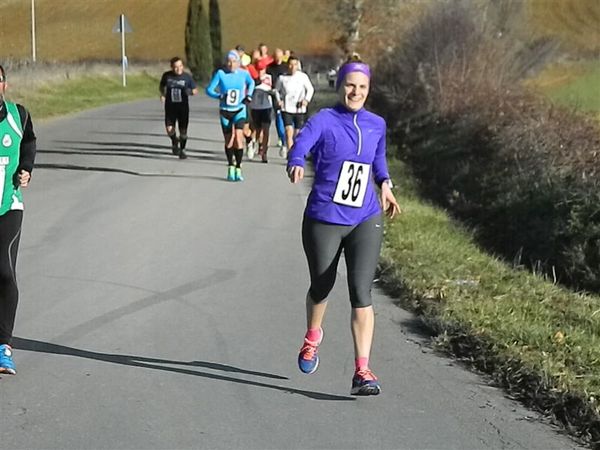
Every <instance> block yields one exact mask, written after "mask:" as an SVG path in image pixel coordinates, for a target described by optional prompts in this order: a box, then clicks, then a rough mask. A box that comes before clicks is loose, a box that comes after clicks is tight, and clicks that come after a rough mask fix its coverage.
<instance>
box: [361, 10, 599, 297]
mask: <svg viewBox="0 0 600 450" xmlns="http://www.w3.org/2000/svg"><path fill="white" fill-rule="evenodd" d="M520 3H522V2H513V1H511V0H505V1H504V2H485V1H479V2H478V1H475V0H474V1H471V2H469V1H459V2H443V3H441V4H438V6H437V7H436V8H432V9H431V10H430V11H429V13H428V14H426V15H424V16H423V18H422V20H420V21H419V22H418V23H416V24H415V26H414V28H413V29H412V30H411V31H410V32H408V33H407V34H406V35H405V36H404V38H403V39H402V40H400V41H399V42H398V43H397V44H396V49H395V51H394V58H383V59H382V60H380V61H379V62H378V64H377V68H376V70H375V73H376V77H375V78H374V81H373V90H372V94H371V104H372V105H373V106H374V107H375V108H376V109H377V110H378V111H379V112H381V113H382V114H383V115H384V116H385V117H386V119H387V120H388V126H389V127H390V131H391V133H392V136H393V138H394V139H396V140H398V141H399V143H400V145H399V146H398V148H399V152H400V156H401V157H402V158H403V159H405V160H406V161H408V162H409V163H410V165H411V167H412V169H413V171H414V172H415V174H416V175H417V176H418V178H419V179H420V180H421V184H422V189H423V192H424V193H426V194H427V195H429V196H430V197H432V198H434V199H435V200H437V201H438V202H440V203H441V204H443V205H444V206H447V207H448V208H450V209H451V210H452V211H453V212H454V213H455V214H456V215H457V216H458V217H460V218H461V219H463V220H465V221H466V222H467V223H468V224H469V225H471V226H473V227H474V228H475V229H476V230H477V233H478V236H479V238H480V240H481V242H482V243H484V244H485V245H486V246H487V247H488V248H490V249H492V250H493V251H494V252H497V253H499V254H502V255H504V256H505V257H506V258H507V259H509V260H513V259H514V260H515V261H516V262H517V264H519V265H521V264H523V265H526V266H529V267H533V268H535V270H536V271H545V273H547V274H549V276H551V277H552V278H553V279H557V281H561V282H564V283H567V284H570V285H572V286H574V287H576V288H583V289H589V290H594V291H600V210H599V209H598V204H600V203H598V196H599V192H600V169H599V168H600V164H599V158H600V129H599V127H598V126H597V123H596V122H593V121H592V120H589V119H587V118H585V117H584V116H582V115H579V114H577V113H575V112H573V111H569V110H566V109H564V108H558V107H555V106H552V105H550V104H549V103H546V102H544V101H542V100H540V99H539V98H537V97H534V96H533V95H532V94H529V93H527V92H525V91H524V90H523V89H522V88H521V83H520V82H521V80H522V79H523V78H524V77H525V76H526V75H528V74H530V73H531V72H532V71H537V70H539V69H541V68H542V67H543V66H544V64H545V63H546V61H547V60H549V58H550V57H551V56H552V55H553V52H554V50H555V49H556V44H555V42H554V41H552V40H549V39H546V38H543V39H539V38H535V37H534V36H532V35H530V34H528V33H527V32H526V30H525V29H524V27H523V25H522V24H520V23H519V20H518V19H517V18H518V17H519V14H518V13H519V8H522V5H521V6H520ZM515 257H516V258H515Z"/></svg>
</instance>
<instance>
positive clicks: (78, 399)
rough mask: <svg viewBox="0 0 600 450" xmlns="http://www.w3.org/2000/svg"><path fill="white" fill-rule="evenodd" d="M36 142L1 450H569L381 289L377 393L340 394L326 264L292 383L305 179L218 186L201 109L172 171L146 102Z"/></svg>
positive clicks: (344, 335) (157, 114)
mask: <svg viewBox="0 0 600 450" xmlns="http://www.w3.org/2000/svg"><path fill="white" fill-rule="evenodd" d="M36 131H37V134H38V147H39V154H38V157H37V161H36V162H37V168H36V170H35V172H34V178H33V181H32V185H31V186H30V187H29V188H28V189H27V190H26V192H25V202H26V214H25V222H24V230H23V237H22V240H21V250H20V254H19V262H18V273H19V280H20V290H21V300H20V305H19V310H18V314H17V324H16V330H15V334H16V339H15V342H14V344H15V348H16V350H15V362H16V364H17V369H18V371H19V372H18V374H17V376H15V377H10V376H3V377H2V378H1V379H0V399H1V408H2V413H1V420H0V448H6V449H20V448H24V449H49V448H60V449H104V448H110V449H113V448H114V449H134V448H135V449H167V448H169V449H184V448H211V449H213V448H215V449H216V448H222V449H238V448H239V449H266V448H273V449H275V448H277V449H287V448H344V449H349V448H356V449H383V448H390V449H392V448H393V449H490V448H495V449H496V448H498V449H499V448H507V449H513V448H515V449H563V448H576V446H575V445H574V444H573V442H572V441H570V440H569V439H568V438H566V437H564V436H562V435H560V434H559V433H557V432H556V431H555V430H554V429H553V428H552V427H551V426H549V425H547V424H545V423H543V422H542V421H540V419H539V417H538V416H537V415H536V414H534V413H532V412H530V411H528V410H526V409H525V408H523V407H522V406H520V405H519V404H517V403H515V402H513V401H511V400H509V399H507V398H506V397H505V396H504V395H503V394H502V392H501V391H499V390H497V389H496V388H493V387H490V386H489V384H488V382H487V381H486V380H485V379H484V378H482V377H480V376H478V375H476V374H474V373H471V372H469V371H467V370H465V369H463V368H462V367H460V365H459V364H457V363H455V362H453V361H452V360H450V359H447V358H443V357H440V356H438V355H436V354H434V353H432V352H431V351H430V350H429V348H428V347H427V345H426V343H427V340H428V338H427V336H425V335H424V334H423V333H422V330H421V328H420V327H419V321H418V319H416V318H415V317H414V316H413V315H411V314H409V313H407V312H406V311H404V310H402V309H400V308H398V307H397V306H395V304H394V301H393V299H390V298H388V297H387V296H385V295H383V294H381V293H380V292H375V295H374V300H375V304H376V311H377V324H376V336H375V345H374V349H373V354H372V358H371V361H372V367H373V369H374V371H375V373H376V374H377V375H378V376H379V378H380V380H381V383H382V389H383V392H382V394H381V395H380V396H378V397H371V398H356V397H352V396H350V395H349V391H350V382H351V377H352V373H353V354H352V344H351V334H350V328H349V315H350V306H349V303H348V300H347V294H346V282H345V275H344V272H345V268H344V266H343V264H342V265H341V267H340V274H339V278H338V283H337V286H336V288H335V289H334V291H333V293H332V295H331V297H330V299H331V300H330V309H329V311H328V315H327V318H326V322H325V340H324V342H323V345H322V346H321V350H320V356H321V365H320V367H319V370H318V372H317V373H315V374H314V375H304V374H302V373H300V372H299V370H298V369H297V367H296V358H297V352H298V350H299V347H300V344H301V342H302V337H303V333H304V303H303V302H304V295H305V291H306V288H307V282H308V271H307V267H306V264H305V260H304V255H303V252H302V247H301V242H300V223H301V218H302V212H303V206H304V202H305V199H306V195H307V192H308V188H309V186H308V182H307V183H305V185H303V186H293V185H291V184H290V183H288V182H287V180H286V178H285V175H284V165H283V160H282V159H280V158H279V157H278V156H277V155H276V149H275V148H272V149H271V152H272V153H273V155H271V159H270V163H269V164H261V163H259V162H247V163H246V164H245V175H246V181H245V182H243V183H230V182H226V181H225V175H226V165H225V163H224V155H223V151H222V142H221V135H220V128H219V125H218V119H217V114H216V104H215V103H213V102H212V101H210V100H208V99H207V98H205V97H203V96H201V97H200V98H195V99H194V100H193V102H192V120H191V124H190V130H189V134H190V137H191V138H190V141H189V155H190V157H189V159H187V160H185V161H180V160H178V159H176V158H175V157H173V156H172V155H171V154H170V147H169V145H168V144H169V141H168V140H167V139H166V138H165V137H164V135H163V127H162V111H161V107H160V104H159V103H158V101H157V100H156V101H154V100H153V101H141V102H134V103H128V104H123V105H115V106H109V107H104V108H100V109H96V110H92V111H89V112H86V113H83V114H78V115H73V116H70V117H65V118H61V119H57V120H52V121H49V122H45V123H37V124H36Z"/></svg>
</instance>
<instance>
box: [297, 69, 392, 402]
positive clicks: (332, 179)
mask: <svg viewBox="0 0 600 450" xmlns="http://www.w3.org/2000/svg"><path fill="white" fill-rule="evenodd" d="M370 78H371V72H370V69H369V66H368V65H366V64H364V63H362V62H360V61H351V62H348V63H346V64H344V65H343V66H342V67H341V68H340V70H339V72H338V78H337V83H336V90H337V92H338V95H339V103H338V104H337V105H336V106H335V107H333V108H325V109H322V110H321V111H319V112H318V113H317V114H315V115H314V116H313V117H312V118H311V119H310V120H309V121H308V122H307V123H306V125H305V127H304V128H303V129H302V131H301V133H300V134H299V135H298V137H297V139H296V141H295V143H294V147H293V148H292V149H291V152H290V154H289V157H288V165H287V170H288V175H289V178H290V181H291V182H292V183H298V182H299V181H300V180H302V179H303V177H304V161H305V157H306V155H307V154H308V153H311V155H312V159H313V162H314V169H315V176H314V182H313V186H312V190H311V192H310V195H309V197H308V202H307V205H306V210H305V213H304V220H303V223H302V244H303V246H304V251H305V253H306V258H307V260H308V267H309V271H310V289H309V290H308V294H307V296H306V315H307V328H308V330H307V332H306V335H305V337H304V344H303V346H302V348H301V349H300V354H299V355H298V366H299V367H300V370H301V371H302V372H304V373H314V372H315V371H316V370H317V367H318V365H319V356H318V354H317V352H318V346H319V344H321V341H322V340H323V329H322V328H321V324H322V322H323V317H324V315H325V309H326V307H327V296H328V295H329V293H330V292H331V289H332V288H333V285H334V283H335V276H336V270H337V265H338V262H339V259H340V255H341V253H342V250H344V254H345V259H346V266H347V268H348V288H349V292H350V303H351V305H352V320H351V325H352V336H353V339H354V353H355V366H356V371H355V373H354V377H353V378H352V389H351V394H353V395H377V394H379V393H380V392H381V388H380V386H379V382H378V380H377V377H376V376H375V375H374V374H373V372H371V370H370V369H369V355H370V352H371V344H372V341H373V329H374V325H375V314H374V312H373V305H372V301H371V286H372V284H373V278H374V276H375V270H376V267H377V261H378V259H379V252H380V249H381V241H382V237H383V219H382V207H383V210H384V211H385V212H386V214H387V215H388V216H389V217H390V218H393V217H394V216H395V215H396V214H398V213H400V207H399V206H398V203H397V202H396V199H395V198H394V195H393V194H392V191H391V188H392V184H391V181H390V176H389V173H388V169H387V163H386V159H385V148H386V125H385V121H384V120H383V119H382V118H381V117H379V116H377V115H375V114H373V113H371V112H369V111H367V110H365V109H364V103H365V100H366V99H367V95H368V94H369V83H370ZM375 185H377V186H378V187H379V188H380V189H381V193H380V200H381V201H379V199H378V198H377V197H378V196H377V192H376V190H375Z"/></svg>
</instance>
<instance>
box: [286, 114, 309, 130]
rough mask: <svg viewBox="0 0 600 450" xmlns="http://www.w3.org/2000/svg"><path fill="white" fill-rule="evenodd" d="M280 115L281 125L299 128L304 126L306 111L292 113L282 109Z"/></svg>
mask: <svg viewBox="0 0 600 450" xmlns="http://www.w3.org/2000/svg"><path fill="white" fill-rule="evenodd" d="M281 117H282V119H283V125H284V126H286V127H294V128H296V129H300V128H302V127H303V126H304V122H306V113H298V114H294V113H288V112H285V111H282V112H281Z"/></svg>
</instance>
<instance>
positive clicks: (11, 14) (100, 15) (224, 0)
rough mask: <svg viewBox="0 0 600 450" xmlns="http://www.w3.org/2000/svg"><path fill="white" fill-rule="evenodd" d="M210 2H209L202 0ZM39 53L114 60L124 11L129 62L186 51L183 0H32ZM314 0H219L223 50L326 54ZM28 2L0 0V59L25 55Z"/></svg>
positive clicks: (185, 1) (43, 57)
mask: <svg viewBox="0 0 600 450" xmlns="http://www.w3.org/2000/svg"><path fill="white" fill-rule="evenodd" d="M206 3H207V4H208V1H207V2H206ZM35 4H36V24H37V25H36V32H37V55H38V59H39V60H42V61H64V62H69V61H81V60H112V59H119V58H120V51H121V50H120V40H119V35H118V34H113V33H112V27H113V25H114V24H115V22H116V21H117V18H118V16H119V14H121V13H123V14H125V16H126V17H127V19H128V21H129V22H130V24H131V26H132V27H133V31H134V32H133V33H131V34H128V35H127V55H128V57H129V58H130V60H132V61H135V60H138V61H139V60H146V61H156V60H166V59H168V58H170V57H171V56H173V55H175V54H177V55H183V53H184V30H185V21H186V15H187V5H188V0H120V1H115V0H93V1H91V0H36V2H35ZM321 4H322V2H321V1H320V0H302V1H298V0H221V1H220V9H221V22H222V32H223V46H224V48H223V50H224V51H225V50H226V49H227V48H231V47H233V46H235V45H236V44H239V43H242V44H244V45H245V46H246V47H247V48H251V47H254V46H256V45H257V44H258V43H259V42H261V41H264V42H265V43H267V44H268V45H269V46H270V47H272V48H273V47H285V48H291V49H293V50H295V51H297V52H298V53H300V54H314V53H327V52H329V51H331V49H332V47H331V44H330V43H329V40H330V39H329V34H328V33H327V29H326V25H325V23H324V22H322V21H320V20H318V18H317V16H318V15H319V11H321V8H320V5H321ZM30 6H31V2H30V0H0V17H1V18H2V24H1V26H0V42H2V46H1V49H0V59H25V58H29V57H30V56H31V40H30V32H31V31H30V30H31V29H30V21H31V19H30Z"/></svg>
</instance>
